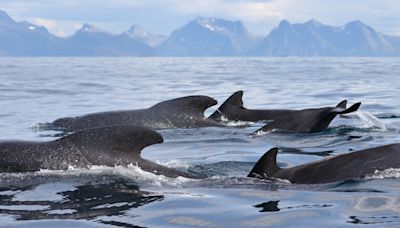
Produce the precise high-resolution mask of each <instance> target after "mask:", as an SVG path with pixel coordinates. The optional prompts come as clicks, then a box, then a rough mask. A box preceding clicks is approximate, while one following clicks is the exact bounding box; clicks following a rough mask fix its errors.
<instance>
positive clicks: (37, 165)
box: [0, 125, 197, 178]
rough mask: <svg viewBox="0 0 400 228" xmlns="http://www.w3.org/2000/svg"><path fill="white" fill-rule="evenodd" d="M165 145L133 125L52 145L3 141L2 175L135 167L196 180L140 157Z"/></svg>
mask: <svg viewBox="0 0 400 228" xmlns="http://www.w3.org/2000/svg"><path fill="white" fill-rule="evenodd" d="M162 142H163V138H162V136H161V135H160V134H159V133H157V132H155V131H153V130H151V129H148V128H144V127H138V126H130V125H123V126H110V127H100V128H92V129H87V130H84V131H78V132H76V133H73V134H70V135H67V136H65V137H63V138H60V139H57V140H55V141H50V142H32V141H2V142H0V172H35V171H39V170H41V169H50V170H66V169H68V167H69V166H73V167H76V168H86V167H89V166H91V165H105V166H116V165H124V166H126V165H129V164H133V165H137V166H138V167H140V168H141V169H142V170H144V171H147V172H151V173H155V174H162V175H164V176H167V177H178V176H183V177H188V178H197V177H196V176H194V175H190V174H189V173H185V172H180V171H178V170H174V169H169V168H167V167H164V166H161V165H158V164H156V163H153V162H151V161H148V160H145V159H143V158H141V157H140V153H141V150H142V149H143V148H145V147H146V146H149V145H153V144H157V143H162Z"/></svg>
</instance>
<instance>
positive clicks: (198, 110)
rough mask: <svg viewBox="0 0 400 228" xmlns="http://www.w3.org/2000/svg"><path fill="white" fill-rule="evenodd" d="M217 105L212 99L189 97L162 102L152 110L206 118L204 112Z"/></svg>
mask: <svg viewBox="0 0 400 228" xmlns="http://www.w3.org/2000/svg"><path fill="white" fill-rule="evenodd" d="M216 104H217V101H216V100H215V99H214V98H212V97H208V96H187V97H180V98H176V99H172V100H167V101H163V102H160V103H158V104H156V105H154V106H153V107H151V109H157V110H158V111H162V110H173V111H175V112H179V113H183V112H188V113H194V114H199V115H203V116H204V111H205V110H206V109H208V108H209V107H211V106H214V105H216Z"/></svg>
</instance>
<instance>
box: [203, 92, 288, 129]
mask: <svg viewBox="0 0 400 228" xmlns="http://www.w3.org/2000/svg"><path fill="white" fill-rule="evenodd" d="M294 111H295V110H285V109H282V110H279V109H270V110H268V109H265V110H263V109H247V108H245V107H244V105H243V91H241V90H239V91H237V92H235V93H233V94H232V95H231V96H230V97H229V98H228V99H226V101H225V102H224V103H223V104H222V105H221V106H220V107H219V108H218V109H217V110H216V111H215V112H214V113H213V114H212V115H211V116H210V117H208V118H210V119H213V120H215V121H224V120H234V121H252V122H257V121H268V120H274V119H276V118H279V117H282V116H284V115H286V114H290V113H292V112H294Z"/></svg>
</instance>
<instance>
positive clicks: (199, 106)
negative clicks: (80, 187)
mask: <svg viewBox="0 0 400 228" xmlns="http://www.w3.org/2000/svg"><path fill="white" fill-rule="evenodd" d="M216 104H217V101H216V100H214V99H213V98H211V97H207V96H187V97H181V98H176V99H172V100H167V101H164V102H160V103H158V104H156V105H154V106H152V107H150V108H147V109H138V110H124V111H110V112H99V113H92V114H87V115H83V116H78V117H65V118H61V119H57V120H55V121H54V122H53V123H51V127H52V128H54V129H61V130H65V131H79V130H83V129H88V128H94V127H102V126H113V125H124V124H128V125H135V126H143V127H148V128H152V129H166V128H196V127H209V126H223V125H222V124H221V123H218V122H216V121H214V120H212V119H207V118H205V117H204V111H205V110H206V109H207V108H209V107H211V106H214V105H216Z"/></svg>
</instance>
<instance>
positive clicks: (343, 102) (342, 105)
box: [336, 100, 347, 109]
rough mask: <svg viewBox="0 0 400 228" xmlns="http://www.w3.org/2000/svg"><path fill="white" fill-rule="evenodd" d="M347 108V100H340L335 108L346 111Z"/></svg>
mask: <svg viewBox="0 0 400 228" xmlns="http://www.w3.org/2000/svg"><path fill="white" fill-rule="evenodd" d="M346 107H347V100H342V101H341V102H339V104H337V105H336V108H343V109H346Z"/></svg>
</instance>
